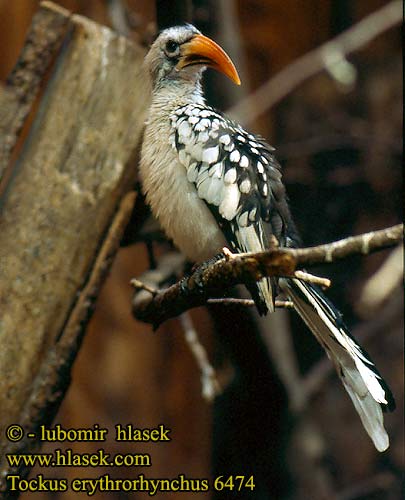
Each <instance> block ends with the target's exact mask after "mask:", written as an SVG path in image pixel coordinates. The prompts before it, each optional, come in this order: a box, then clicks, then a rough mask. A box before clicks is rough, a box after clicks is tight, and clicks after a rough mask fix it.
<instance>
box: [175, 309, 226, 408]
mask: <svg viewBox="0 0 405 500" xmlns="http://www.w3.org/2000/svg"><path fill="white" fill-rule="evenodd" d="M180 322H181V324H182V326H183V330H184V338H185V340H186V342H187V344H188V346H189V348H190V351H191V353H192V354H193V356H194V359H195V360H196V362H197V365H198V367H199V369H200V372H201V385H202V395H203V398H204V399H205V400H207V401H213V399H214V398H215V396H217V395H218V394H220V393H221V387H220V385H219V382H218V380H217V377H216V374H215V370H214V368H213V366H212V365H211V363H210V362H209V359H208V355H207V351H206V350H205V348H204V346H203V345H202V344H201V342H200V340H199V338H198V333H197V330H196V329H195V328H194V325H193V322H192V320H191V316H190V314H189V313H188V312H185V313H183V314H181V315H180Z"/></svg>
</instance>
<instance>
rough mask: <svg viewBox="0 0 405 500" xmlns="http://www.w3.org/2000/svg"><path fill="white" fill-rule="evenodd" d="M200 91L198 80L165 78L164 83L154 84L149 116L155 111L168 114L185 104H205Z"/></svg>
mask: <svg viewBox="0 0 405 500" xmlns="http://www.w3.org/2000/svg"><path fill="white" fill-rule="evenodd" d="M202 92H203V91H202V87H201V82H200V81H199V80H198V81H190V80H181V81H179V80H166V81H165V83H164V85H160V86H156V87H155V88H154V90H153V93H152V104H151V108H150V117H152V116H153V115H155V114H156V113H157V114H159V115H162V114H164V115H166V116H167V115H170V114H171V113H172V112H173V111H174V110H175V109H177V108H179V107H181V106H185V105H186V104H205V99H204V96H203V93H202Z"/></svg>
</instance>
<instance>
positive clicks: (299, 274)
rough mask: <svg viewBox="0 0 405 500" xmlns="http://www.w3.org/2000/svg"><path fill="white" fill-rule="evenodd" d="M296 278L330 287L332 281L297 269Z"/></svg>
mask: <svg viewBox="0 0 405 500" xmlns="http://www.w3.org/2000/svg"><path fill="white" fill-rule="evenodd" d="M294 276H295V278H297V279H299V280H301V281H306V282H307V283H313V284H314V285H319V286H321V287H322V288H329V287H330V285H331V283H330V279H328V278H321V277H320V276H315V275H314V274H309V273H307V272H306V271H295V273H294Z"/></svg>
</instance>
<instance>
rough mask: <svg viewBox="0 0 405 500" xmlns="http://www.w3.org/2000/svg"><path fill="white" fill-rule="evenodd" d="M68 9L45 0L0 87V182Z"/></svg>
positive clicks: (66, 20)
mask: <svg viewBox="0 0 405 500" xmlns="http://www.w3.org/2000/svg"><path fill="white" fill-rule="evenodd" d="M69 17H70V16H69V12H68V11H66V10H65V9H62V8H61V7H59V6H56V5H54V4H51V3H50V2H43V3H42V4H41V8H40V10H39V11H38V12H37V14H36V15H35V16H34V18H33V20H32V24H31V28H30V30H29V32H28V35H27V38H26V41H25V45H24V48H23V50H22V52H21V55H20V57H19V59H18V61H17V64H16V65H15V67H14V69H13V71H12V72H11V74H10V75H9V77H8V78H7V82H6V85H5V86H4V87H2V88H0V182H1V179H2V177H3V174H4V172H5V169H6V167H7V165H8V163H9V161H10V155H11V153H12V150H13V148H14V146H15V144H16V142H17V138H18V134H19V133H20V131H21V129H22V126H23V124H24V121H25V119H26V118H27V115H28V113H29V111H30V109H31V106H32V104H33V102H34V100H35V97H36V96H37V94H38V91H39V88H40V85H41V82H42V80H43V78H44V75H45V73H46V71H47V70H48V69H49V67H50V65H51V63H52V61H53V59H54V57H55V55H56V54H57V51H58V49H59V48H60V45H61V43H62V41H63V39H64V38H65V35H66V30H67V26H68V24H69Z"/></svg>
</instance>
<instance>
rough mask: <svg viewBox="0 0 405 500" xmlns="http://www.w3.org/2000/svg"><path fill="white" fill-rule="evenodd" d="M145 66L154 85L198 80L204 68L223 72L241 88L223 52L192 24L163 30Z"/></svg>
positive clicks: (227, 57)
mask: <svg viewBox="0 0 405 500" xmlns="http://www.w3.org/2000/svg"><path fill="white" fill-rule="evenodd" d="M145 63H146V66H147V68H148V70H149V72H150V74H151V77H152V80H153V82H154V85H157V84H161V83H162V82H165V81H176V80H177V81H181V80H185V81H192V82H195V81H198V80H199V78H200V75H201V72H202V70H203V69H205V68H206V67H210V68H214V69H216V70H217V71H220V72H222V73H224V74H225V75H226V76H228V77H229V78H230V79H231V80H232V81H233V82H235V83H236V84H237V85H240V79H239V75H238V72H237V71H236V68H235V66H234V64H233V62H232V61H231V59H230V58H229V56H228V55H227V54H226V52H225V51H224V50H223V49H221V47H220V46H219V45H218V44H216V43H215V42H214V41H213V40H211V39H210V38H208V37H206V36H204V35H202V34H201V32H200V31H198V29H197V28H195V27H194V26H192V25H191V24H187V25H185V26H175V27H173V28H168V29H166V30H164V31H162V32H161V33H160V35H159V36H158V37H157V39H156V40H155V42H154V43H153V44H152V46H151V48H150V50H149V52H148V54H147V56H146V58H145Z"/></svg>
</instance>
